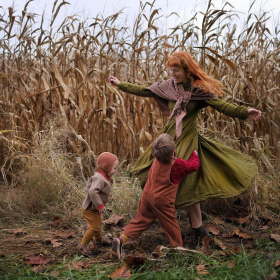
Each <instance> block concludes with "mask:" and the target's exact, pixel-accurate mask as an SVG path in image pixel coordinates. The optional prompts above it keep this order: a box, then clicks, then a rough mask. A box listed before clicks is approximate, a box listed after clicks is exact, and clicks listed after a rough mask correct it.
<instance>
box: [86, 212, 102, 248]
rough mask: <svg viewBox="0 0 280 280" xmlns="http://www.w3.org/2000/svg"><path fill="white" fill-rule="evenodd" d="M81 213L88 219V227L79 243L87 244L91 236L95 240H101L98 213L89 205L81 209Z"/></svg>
mask: <svg viewBox="0 0 280 280" xmlns="http://www.w3.org/2000/svg"><path fill="white" fill-rule="evenodd" d="M82 214H83V216H84V217H85V218H86V220H87V221H88V223H89V226H90V228H89V229H88V230H87V231H86V233H85V235H84V238H83V240H82V242H81V244H89V243H90V241H91V240H92V238H93V237H94V238H95V240H96V241H97V242H102V231H101V218H100V213H99V212H98V211H95V210H93V209H92V208H91V207H89V208H88V209H87V210H84V209H82Z"/></svg>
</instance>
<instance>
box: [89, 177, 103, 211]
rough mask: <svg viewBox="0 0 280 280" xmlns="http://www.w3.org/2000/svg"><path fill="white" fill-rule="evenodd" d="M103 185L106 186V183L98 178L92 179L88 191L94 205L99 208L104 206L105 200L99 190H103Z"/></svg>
mask: <svg viewBox="0 0 280 280" xmlns="http://www.w3.org/2000/svg"><path fill="white" fill-rule="evenodd" d="M103 187H104V183H103V182H102V181H101V180H99V179H98V178H96V179H95V180H93V181H92V183H91V186H90V189H89V192H88V194H89V196H90V199H91V201H92V203H93V205H94V206H95V207H96V208H97V210H100V209H102V208H103V207H104V204H103V201H102V200H101V198H100V196H99V192H100V191H101V190H102V188H103Z"/></svg>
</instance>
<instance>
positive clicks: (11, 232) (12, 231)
mask: <svg viewBox="0 0 280 280" xmlns="http://www.w3.org/2000/svg"><path fill="white" fill-rule="evenodd" d="M7 232H8V233H10V234H14V235H24V234H27V232H26V231H25V230H23V229H22V228H20V229H15V230H14V229H8V230H7Z"/></svg>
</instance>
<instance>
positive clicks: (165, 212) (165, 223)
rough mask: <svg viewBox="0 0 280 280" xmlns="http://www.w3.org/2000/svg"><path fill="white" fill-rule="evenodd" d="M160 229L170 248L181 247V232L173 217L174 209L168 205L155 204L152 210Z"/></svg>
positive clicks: (174, 216)
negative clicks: (165, 235)
mask: <svg viewBox="0 0 280 280" xmlns="http://www.w3.org/2000/svg"><path fill="white" fill-rule="evenodd" d="M153 211H154V214H155V216H156V217H157V219H158V221H159V223H160V225H161V227H162V229H163V230H164V232H165V233H166V234H167V236H168V238H169V242H170V246H171V247H181V246H183V241H182V235H181V230H180V227H179V224H178V221H177V218H176V215H175V213H176V212H175V211H176V210H175V207H174V206H172V205H170V204H169V203H163V202H162V200H161V202H160V203H156V204H155V205H154V208H153Z"/></svg>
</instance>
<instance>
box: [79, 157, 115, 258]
mask: <svg viewBox="0 0 280 280" xmlns="http://www.w3.org/2000/svg"><path fill="white" fill-rule="evenodd" d="M97 165H98V171H97V172H95V174H94V175H93V176H92V177H91V178H90V179H89V180H88V182H87V185H86V187H85V191H86V192H87V193H88V194H87V197H86V199H85V200H84V201H83V204H82V214H83V216H84V217H85V218H86V220H87V222H88V224H89V226H90V228H89V229H88V230H87V231H86V233H85V234H84V238H83V240H82V241H81V243H80V244H79V245H78V247H77V248H78V250H79V251H81V253H82V254H83V255H85V256H92V255H93V254H94V253H95V252H96V251H97V247H96V245H97V246H98V245H103V246H104V245H111V244H112V242H109V241H107V240H105V239H104V238H103V236H102V231H101V216H100V214H101V213H103V212H104V211H105V204H106V203H107V201H108V200H109V196H110V192H111V188H112V181H111V179H110V177H111V176H112V175H113V174H115V173H116V171H117V168H118V165H119V161H118V159H117V157H116V156H115V155H113V154H111V153H109V152H104V153H102V154H101V155H100V156H99V157H98V158H97ZM93 238H94V239H93ZM91 241H93V244H91V245H90V242H91Z"/></svg>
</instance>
